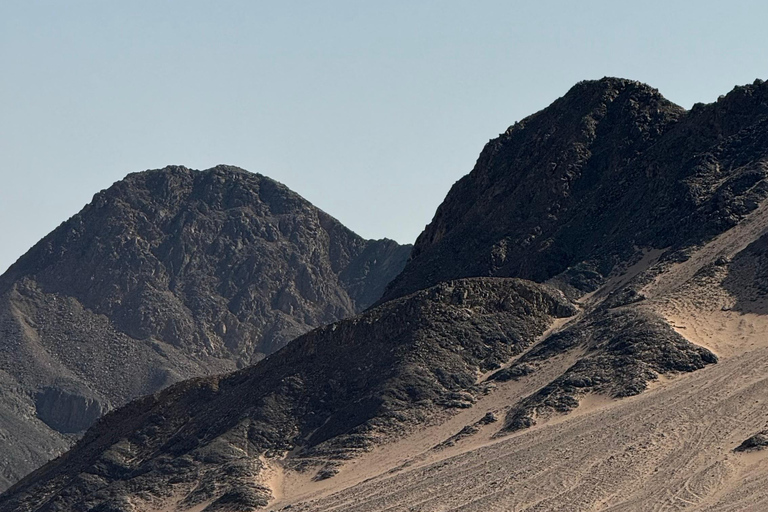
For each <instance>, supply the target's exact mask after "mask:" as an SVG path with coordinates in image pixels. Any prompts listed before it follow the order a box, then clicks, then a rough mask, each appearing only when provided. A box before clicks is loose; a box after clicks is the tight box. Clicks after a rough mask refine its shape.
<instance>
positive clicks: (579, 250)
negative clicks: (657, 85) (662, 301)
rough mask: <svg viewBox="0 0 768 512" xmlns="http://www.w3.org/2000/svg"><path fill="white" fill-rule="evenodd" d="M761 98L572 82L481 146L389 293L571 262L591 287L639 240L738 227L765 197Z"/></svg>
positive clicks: (666, 240)
mask: <svg viewBox="0 0 768 512" xmlns="http://www.w3.org/2000/svg"><path fill="white" fill-rule="evenodd" d="M764 97H765V85H764V84H762V83H758V82H756V84H755V85H751V86H746V87H743V88H737V89H735V90H734V91H733V92H732V93H731V94H729V95H728V96H726V97H725V98H723V99H721V100H720V101H718V102H717V103H714V104H712V105H706V106H700V107H697V108H695V109H693V110H692V111H691V112H688V111H686V110H685V109H683V108H681V107H679V106H677V105H675V104H673V103H671V102H669V101H668V100H666V99H665V98H664V97H663V96H661V95H660V94H659V93H658V91H656V90H655V89H653V88H651V87H649V86H647V85H644V84H641V83H639V82H634V81H630V80H623V79H617V78H604V79H602V80H598V81H589V82H581V83H579V84H577V85H575V86H574V87H573V88H572V89H571V90H570V91H569V92H568V93H567V94H566V95H565V96H563V97H562V98H560V99H558V100H556V101H555V102H554V103H552V105H550V106H549V107H547V108H546V109H544V110H542V111H541V112H538V113H536V114H533V115H532V116H529V117H527V118H525V119H523V120H522V121H520V122H518V123H516V124H514V125H513V126H512V127H510V128H509V129H508V130H507V131H506V132H505V133H503V134H502V135H500V136H499V137H498V138H496V139H494V140H492V141H490V142H489V143H488V144H487V145H486V146H485V148H484V149H483V151H482V153H481V154H480V157H479V158H478V160H477V163H476V164H475V167H474V169H473V170H472V172H471V173H469V174H468V175H467V176H465V177H464V178H462V179H461V180H459V181H458V182H457V183H456V184H455V185H454V186H453V188H452V189H451V191H450V192H449V194H448V196H447V197H446V199H445V201H444V202H443V204H441V205H440V207H439V208H438V209H437V212H436V214H435V217H434V218H433V220H432V222H431V223H430V224H429V225H428V226H427V227H426V229H425V230H424V232H423V233H422V234H421V235H420V236H419V238H418V239H417V241H416V244H415V246H414V249H413V252H412V254H411V259H410V261H409V263H408V265H407V266H406V268H405V270H404V271H403V273H402V274H401V275H400V276H398V278H397V279H395V280H394V281H393V282H392V283H391V284H390V286H389V289H388V291H387V292H386V293H385V296H384V298H385V299H387V298H392V297H395V296H399V295H402V294H404V293H409V292H411V291H413V290H414V289H416V288H418V287H419V286H423V285H424V284H425V283H435V282H439V281H440V280H442V279H447V278H457V277H469V276H488V275H493V276H514V277H523V278H526V279H533V280H534V281H546V280H548V279H551V278H553V277H555V276H558V275H560V274H563V273H565V272H566V271H568V270H569V269H571V270H570V271H569V272H570V273H571V274H572V275H570V276H565V277H567V278H568V279H566V280H568V281H569V282H571V284H573V285H575V286H576V287H577V288H579V289H582V290H583V291H588V290H589V289H591V288H592V287H593V286H594V285H595V283H597V282H599V281H600V280H601V279H602V278H603V277H605V276H607V275H608V274H609V273H610V272H611V269H612V268H613V266H614V265H615V262H616V261H621V260H625V259H626V258H628V257H629V256H631V254H632V253H636V252H637V251H638V248H639V247H654V248H662V247H670V246H674V247H676V248H677V249H682V248H684V247H686V246H690V245H691V244H696V243H698V242H699V241H701V240H702V239H705V238H706V237H708V236H710V235H711V234H712V233H715V232H719V231H720V230H722V229H723V228H724V227H725V226H726V225H733V224H734V223H735V222H738V219H739V218H741V217H743V216H744V215H745V214H747V213H748V212H749V211H751V210H752V209H754V208H755V207H756V205H757V202H758V201H759V200H760V199H761V198H762V197H764V195H765V194H766V183H765V166H764V165H763V164H762V163H761V162H763V159H764V157H765V155H763V154H762V152H764V151H765V150H764V149H763V148H764V147H765V146H763V145H762V143H761V140H762V138H765V135H764V133H765V131H764V130H763V128H764V126H765V125H766V122H768V121H766V119H768V111H766V108H765V100H764ZM747 148H748V150H747ZM576 274H578V275H576ZM574 278H575V280H574ZM577 281H578V282H577Z"/></svg>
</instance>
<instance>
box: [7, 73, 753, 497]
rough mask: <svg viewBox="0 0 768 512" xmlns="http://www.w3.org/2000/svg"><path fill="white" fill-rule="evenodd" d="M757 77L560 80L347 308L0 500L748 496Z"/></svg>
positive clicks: (150, 407)
mask: <svg viewBox="0 0 768 512" xmlns="http://www.w3.org/2000/svg"><path fill="white" fill-rule="evenodd" d="M766 126H768V85H766V84H764V83H762V82H760V81H758V82H755V83H754V84H753V85H749V86H744V87H737V88H736V89H734V91H732V92H731V93H730V94H728V95H726V96H724V97H721V98H720V99H719V100H718V101H717V103H714V104H711V105H697V106H695V107H694V108H693V109H692V110H690V111H686V110H684V109H682V108H680V107H678V106H675V105H673V104H671V103H670V102H668V101H666V100H665V99H664V98H663V97H662V96H661V95H660V94H659V93H658V92H657V91H656V90H654V89H652V88H650V87H648V86H646V85H643V84H640V83H637V82H632V81H628V80H621V79H610V78H607V79H603V80H599V81H592V82H583V83H580V84H577V85H576V86H575V87H574V88H573V89H572V90H571V91H569V92H568V94H566V95H565V96H564V97H563V98H561V99H559V100H557V101H556V102H555V103H554V104H553V105H552V106H550V107H548V108H547V109H545V110H543V111H542V112H539V113H537V114H534V115H533V116H531V117H530V118H527V119H525V120H523V121H521V122H519V123H517V124H516V125H514V126H513V127H511V128H510V129H509V130H508V131H507V132H505V134H502V135H501V136H500V138H499V139H497V140H494V141H491V142H490V143H489V144H488V146H487V147H486V148H485V150H484V151H483V153H482V154H481V156H480V158H479V160H478V163H477V166H476V167H475V169H474V170H473V171H472V173H470V174H469V175H468V176H467V177H465V178H463V179H462V180H461V181H459V182H458V183H457V184H456V185H455V186H454V188H453V189H452V191H451V192H450V193H449V195H448V197H447V198H446V200H445V202H444V203H443V205H441V206H440V208H439V209H438V211H437V213H436V215H435V219H434V220H433V222H432V223H431V224H430V226H428V227H427V229H426V230H425V232H424V233H423V234H422V235H421V236H420V237H419V239H418V241H417V243H416V245H415V247H414V250H413V255H412V257H411V258H410V260H409V262H408V264H407V265H406V267H405V269H404V271H403V273H402V274H401V275H400V276H399V277H398V278H396V279H395V281H394V282H393V283H392V284H391V285H390V286H389V287H388V288H387V292H386V293H385V297H384V299H382V300H381V301H380V302H379V303H378V304H377V305H376V306H374V307H372V308H370V309H368V310H367V311H365V312H364V313H362V314H360V315H358V316H356V317H353V318H350V319H347V320H342V321H340V322H337V323H334V324H331V325H329V326H326V327H322V328H319V329H317V330H314V331H312V332H310V333H308V334H305V335H303V336H302V337H300V338H298V339H296V340H295V341H294V342H292V343H291V344H289V345H288V346H286V347H285V348H283V349H282V350H280V351H278V352H276V353H274V354H272V355H270V356H269V357H267V358H266V359H264V360H263V361H261V362H259V363H257V364H256V365H254V366H252V367H249V368H246V369H242V370H240V371H238V372H236V373H232V374H228V375H224V376H218V377H207V378H201V379H195V380H191V381H187V382H183V383H180V384H176V385H174V386H171V387H170V388H168V389H166V390H164V391H161V392H159V393H156V394H155V395H152V396H149V397H145V398H142V399H140V400H137V401H134V402H132V403H130V404H129V405H127V406H126V407H123V408H121V409H119V410H116V411H113V412H110V413H109V414H107V415H106V416H105V417H103V418H102V419H101V420H99V421H98V422H97V423H96V424H95V425H94V426H93V427H92V428H91V429H90V430H89V431H88V432H87V434H86V435H85V437H84V438H83V439H81V440H80V441H79V442H78V444H77V445H76V446H75V447H74V448H73V449H72V450H71V451H69V452H68V453H67V454H65V455H63V456H62V457H60V458H58V459H57V460H55V461H52V462H51V463H49V464H47V465H46V466H44V467H43V468H41V469H40V470H38V471H36V472H35V473H33V474H31V475H29V476H28V477H26V478H25V479H23V480H22V481H20V482H19V483H18V484H16V485H15V486H14V487H12V488H11V489H10V490H9V491H8V492H7V493H5V494H4V495H3V496H2V497H0V512H6V511H63V510H75V511H93V512H97V511H120V512H128V511H157V512H167V511H173V510H193V511H202V510H205V511H207V512H213V511H217V510H221V511H225V510H256V509H269V510H292V511H293V510H300V511H305V510H306V511H309V510H313V511H314V510H345V511H346V510H357V511H361V512H363V511H366V512H367V511H384V510H386V511H390V512H391V511H398V510H402V511H406V510H422V511H445V510H468V511H470V510H478V511H479V510H483V511H486V510H499V511H509V510H564V511H565V510H568V511H573V510H583V511H595V510H643V511H645V510H682V509H689V510H764V509H765V508H766V506H768V492H766V491H765V488H766V483H768V451H766V450H763V448H764V447H765V446H766V442H765V436H766V435H765V432H766V431H767V429H768V416H766V412H765V403H764V402H765V392H766V389H767V388H766V386H768V284H767V283H768V200H767V198H768V135H766V134H768V132H766V130H765V128H766Z"/></svg>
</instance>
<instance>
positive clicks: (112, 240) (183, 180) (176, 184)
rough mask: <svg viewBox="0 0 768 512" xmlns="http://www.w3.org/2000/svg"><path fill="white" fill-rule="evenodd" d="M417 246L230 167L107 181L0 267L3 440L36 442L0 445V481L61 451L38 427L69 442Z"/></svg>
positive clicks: (371, 295)
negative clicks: (1, 453)
mask: <svg viewBox="0 0 768 512" xmlns="http://www.w3.org/2000/svg"><path fill="white" fill-rule="evenodd" d="M409 250H410V247H409V246H400V245H398V244H397V243H395V242H393V241H391V240H364V239H362V238H360V237H359V236H357V235H356V234H355V233H353V232H352V231H350V230H349V229H347V228H345V227H344V226H343V225H341V224H340V223H339V222H338V221H337V220H335V219H334V218H332V217H331V216H329V215H327V214H326V213H324V212H323V211H321V210H319V209H317V208H315V207H314V206H312V205H311V204H310V203H309V202H307V201H306V200H304V199H303V198H301V197H300V196H299V195H297V194H296V193H294V192H292V191H291V190H289V189H288V188H287V187H285V186H283V185H281V184H280V183H277V182H275V181H273V180H271V179H269V178H267V177H264V176H261V175H259V174H252V173H249V172H246V171H243V170H241V169H237V168H234V167H228V166H219V167H215V168H213V169H209V170H206V171H193V170H190V169H186V168H184V167H167V168H165V169H162V170H155V171H146V172H141V173H136V174H131V175H129V176H128V177H127V178H126V179H124V180H122V181H120V182H117V183H115V184H114V185H113V186H112V187H110V188H109V189H107V190H104V191H102V192H99V193H98V194H96V195H95V197H94V199H93V201H92V202H91V203H90V204H89V205H87V206H86V207H85V208H84V209H83V210H82V211H81V212H80V213H78V214H77V215H75V216H74V217H72V218H71V219H69V220H68V221H66V222H64V223H63V224H62V225H61V226H59V227H58V228H57V229H56V230H54V231H53V232H52V233H51V234H49V235H48V236H46V237H45V238H44V239H43V240H41V241H40V242H39V243H38V244H36V245H35V246H34V247H33V248H32V249H31V250H30V251H29V252H28V253H27V254H26V255H24V256H23V257H22V258H20V259H19V261H18V262H16V263H15V264H14V265H13V266H12V267H11V268H10V269H9V270H8V271H7V272H6V273H5V274H4V275H3V276H1V277H0V371H1V372H6V374H7V376H8V379H9V380H10V381H11V382H12V384H11V385H10V387H9V388H6V389H12V390H13V391H11V393H18V394H19V395H18V397H17V398H18V400H17V401H18V402H19V403H17V404H16V405H14V406H12V407H11V406H9V410H7V411H5V410H0V439H2V440H3V441H2V443H3V444H2V446H0V449H6V448H8V445H14V446H15V448H14V449H20V446H19V445H21V446H25V443H27V442H33V441H32V440H34V443H35V444H33V445H31V446H26V448H24V449H23V450H22V452H21V453H19V455H18V458H17V457H16V456H9V457H8V458H2V460H0V488H3V487H5V486H6V485H7V484H8V483H10V482H12V481H13V480H15V479H17V478H20V477H21V476H23V474H25V473H26V472H28V471H30V470H31V469H34V467H35V466H36V465H39V464H42V463H43V462H45V461H46V460H48V459H49V458H50V457H51V456H53V455H55V454H56V452H57V451H58V450H57V449H54V450H53V451H51V448H50V443H39V442H38V441H39V437H40V436H46V435H48V436H53V438H55V439H58V440H59V441H58V442H57V443H53V444H54V445H59V446H61V445H66V444H68V442H69V441H68V440H67V439H66V438H64V437H61V436H60V434H65V433H77V432H82V431H84V430H85V429H86V428H87V427H88V426H90V424H92V422H93V421H94V420H95V419H96V418H98V417H99V416H100V415H101V414H102V413H103V412H104V411H106V410H107V409H109V408H112V407H115V406H119V405H122V404H124V403H126V402H127V401H128V400H130V399H132V398H135V397H137V396H140V395H143V394H146V393H152V392H154V391H157V390H158V389H160V388H162V387H165V386H167V385H169V384H171V383H174V382H177V381H179V380H182V379H185V378H190V377H194V376H199V375H208V374H211V373H217V372H223V371H227V370H233V369H235V368H238V367H242V366H245V365H248V364H251V363H253V362H256V361H258V360H259V359H261V358H263V357H264V356H265V355H267V354H269V353H271V352H274V351H275V350H277V349H279V348H281V347H283V346H284V345H285V344H286V343H288V342H289V341H290V340H291V339H293V338H295V337H296V336H298V335H300V334H303V333H305V332H307V331H309V330H310V329H312V328H314V327H317V326H319V325H323V324H327V323H330V322H333V321H336V320H339V319H340V318H345V317H349V316H352V315H354V314H355V313H356V312H359V311H361V310H363V309H365V308H366V307H368V306H369V305H370V304H371V303H373V302H374V301H375V300H376V299H377V298H378V297H379V296H380V295H381V293H382V291H383V289H384V286H385V285H386V283H387V282H388V281H389V280H390V279H392V277H394V276H395V275H396V274H397V273H398V272H399V271H400V270H401V269H402V267H403V265H404V264H405V260H406V258H407V256H408V252H409ZM22 404H23V405H22ZM11 409H13V410H11ZM30 417H36V418H37V419H39V420H42V422H43V423H40V422H36V421H32V420H30V419H29V418H30ZM22 418H25V419H22ZM19 425H25V426H24V427H22V428H23V429H26V430H34V433H33V432H29V431H27V432H20V431H19ZM46 425H47V426H46ZM48 427H50V428H48ZM43 447H45V448H43ZM59 449H60V448H59Z"/></svg>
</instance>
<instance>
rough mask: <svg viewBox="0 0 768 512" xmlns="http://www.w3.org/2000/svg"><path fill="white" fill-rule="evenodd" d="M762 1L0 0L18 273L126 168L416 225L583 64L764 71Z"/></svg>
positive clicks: (378, 233) (659, 71)
mask: <svg viewBox="0 0 768 512" xmlns="http://www.w3.org/2000/svg"><path fill="white" fill-rule="evenodd" d="M767 19H768V2H765V1H738V0H733V1H730V2H724V1H717V2H715V1H680V2H675V1H673V0H666V1H664V2H660V1H645V2H617V1H615V0H613V1H588V0H587V1H584V0H583V1H580V2H573V1H559V2H556V1H541V0H537V1H526V2H516V1H509V0H506V1H473V2H465V1H461V2H459V1H453V2H450V1H444V2H437V1H418V0H409V1H403V2H401V1H392V0H390V1H387V2H381V1H378V2H372V1H370V2H364V1H347V2H343V1H326V2H322V1H313V2H310V1H305V2H292V1H274V0H273V1H270V2H260V1H216V2H214V1H208V2H200V1H191V0H185V1H162V0H153V1H151V2H145V1H137V0H131V1H124V2H117V1H102V0H99V1H96V0H94V1H77V0H69V1H66V2H62V1H48V2H43V1H34V0H0V105H1V107H0V173H1V177H2V181H0V183H1V185H0V237H2V238H1V240H2V242H1V243H0V271H2V270H4V269H5V268H6V267H7V266H8V265H10V264H11V263H12V262H13V261H14V260H15V259H16V258H17V257H19V256H20V255H21V254H22V253H23V252H25V251H26V250H27V249H28V248H29V247H30V246H31V245H32V244H33V243H35V242H36V241H37V240H39V239H40V238H41V237H42V236H44V235H45V234H46V233H48V232H49V231H50V230H52V229H53V228H54V227H56V226H57V225H58V224H59V223H60V222H62V221H64V220H65V219H66V218H68V217H69V216H71V215H73V214H74V213H76V212H77V211H78V210H80V208H81V207H82V206H83V205H85V204H86V203H87V202H89V201H90V199H91V197H92V196H93V194H94V193H96V192H97V191H99V190H100V189H103V188H106V187H108V186H109V185H110V184H112V183H113V182H114V181H116V180H119V179H120V178H122V177H123V176H124V175H125V174H127V173H129V172H134V171H139V170H144V169H148V168H159V167H163V166H165V165H167V164H182V165H186V166H188V167H192V168H198V169H204V168H208V167H211V166H213V165H215V164H218V163H227V164H233V165H238V166H240V167H243V168H245V169H248V170H250V171H254V172H260V173H263V174H266V175H268V176H271V177H272V178H275V179H277V180H279V181H281V182H283V183H285V184H286V185H288V186H289V187H291V188H292V189H294V190H296V191H297V192H299V193H300V194H302V195H303V196H304V197H306V198H307V199H309V200H310V201H312V202H313V203H314V204H315V205H317V206H319V207H320V208H322V209H324V210H325V211H327V212H328V213H330V214H332V215H334V216H335V217H337V218H338V219H339V220H341V221H342V222H343V223H345V224H346V225H347V226H349V227H350V228H352V229H353V230H355V231H356V232H358V233H359V234H361V235H363V236H365V237H369V238H381V237H389V238H394V239H396V240H398V241H399V242H403V243H407V242H412V241H413V240H414V239H415V238H416V236H417V235H418V233H419V232H420V231H421V230H422V229H423V227H424V225H425V224H427V223H428V222H429V221H430V220H431V218H432V215H433V213H434V211H435V208H436V207H437V206H438V204H439V203H440V202H441V201H442V199H443V197H444V196H445V194H446V192H447V191H448V189H449V188H450V186H451V185H452V184H453V183H454V182H455V181H456V180H457V179H459V178H460V177H461V176H462V175H464V174H466V173H467V172H469V171H470V170H471V169H472V166H473V164H474V162H475V159H476V158H477V155H478V153H479V152H480V150H481V149H482V147H483V145H484V144H485V143H486V142H487V141H488V140H489V139H491V138H493V137H495V136H497V134H499V133H501V132H502V131H504V130H505V129H506V128H507V126H509V125H510V124H512V123H514V122H515V121H516V120H518V119H520V118H522V117H524V116H526V115H528V114H531V113H533V112H535V111H537V110H540V109H541V108H543V107H545V106H546V105H548V104H549V103H551V102H552V101H553V100H554V99H555V98H557V97H559V96H562V95H563V94H564V93H565V92H566V91H567V90H568V89H569V88H570V87H571V86H572V85H573V84H574V83H575V82H577V81H579V80H583V79H593V78H600V77H602V76H605V75H611V76H622V77H627V78H633V79H637V80H641V81H644V82H647V83H649V84H651V85H653V86H654V87H657V88H658V89H660V90H661V92H662V93H663V94H664V95H665V96H667V97H668V98H669V99H671V100H672V101H675V102H677V103H679V104H681V105H682V106H685V107H690V106H691V105H692V104H693V103H694V102H697V101H703V102H711V101H714V100H715V99H716V98H717V96H718V95H720V94H724V93H726V92H728V91H729V90H730V89H731V88H732V87H733V86H734V85H736V84H743V83H749V82H752V81H753V80H754V79H755V78H758V77H760V78H768V69H767V68H766V65H767V64H768V53H766V49H768V31H767V30H766V29H765V24H766V20H767Z"/></svg>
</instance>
